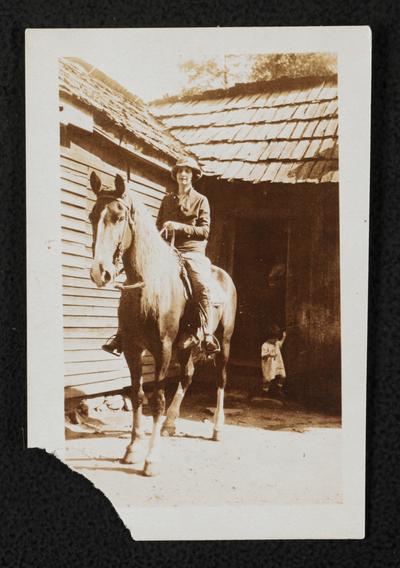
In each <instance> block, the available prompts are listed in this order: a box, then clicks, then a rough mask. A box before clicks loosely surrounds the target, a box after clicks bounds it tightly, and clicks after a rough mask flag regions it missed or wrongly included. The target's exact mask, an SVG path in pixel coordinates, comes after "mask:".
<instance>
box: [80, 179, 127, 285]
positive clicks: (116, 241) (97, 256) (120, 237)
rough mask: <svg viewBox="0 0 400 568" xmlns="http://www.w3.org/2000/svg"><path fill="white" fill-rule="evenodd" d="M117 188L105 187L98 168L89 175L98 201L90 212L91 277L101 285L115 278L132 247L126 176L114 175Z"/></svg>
mask: <svg viewBox="0 0 400 568" xmlns="http://www.w3.org/2000/svg"><path fill="white" fill-rule="evenodd" d="M114 184H115V190H114V191H109V190H104V189H102V183H101V180H100V178H99V176H98V175H97V174H96V172H94V171H93V172H92V173H91V175H90V186H91V188H92V191H93V192H94V194H95V195H96V203H95V205H94V207H93V209H92V212H91V213H90V215H89V219H90V221H91V223H92V228H93V246H92V248H93V263H92V267H91V270H90V277H91V279H92V280H93V282H94V283H95V284H96V286H97V287H98V288H102V287H103V286H105V285H106V284H109V283H110V282H113V281H114V278H115V276H116V271H117V267H118V264H119V263H120V262H121V259H122V254H123V253H124V252H125V251H126V250H127V249H128V248H129V247H130V245H131V242H132V233H131V231H130V230H129V228H130V226H131V223H132V215H133V205H132V201H131V199H130V196H129V194H128V192H127V191H126V188H125V182H124V180H123V178H122V177H121V176H120V175H119V174H117V175H116V177H115V181H114Z"/></svg>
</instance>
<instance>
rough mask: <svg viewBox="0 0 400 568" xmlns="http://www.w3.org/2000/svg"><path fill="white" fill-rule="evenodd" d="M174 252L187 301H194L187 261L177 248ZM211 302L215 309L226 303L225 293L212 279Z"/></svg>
mask: <svg viewBox="0 0 400 568" xmlns="http://www.w3.org/2000/svg"><path fill="white" fill-rule="evenodd" d="M173 252H174V254H175V255H176V257H177V259H178V261H179V267H180V277H181V280H182V282H183V285H184V288H185V295H186V300H187V301H191V300H193V288H192V284H191V282H190V278H189V274H188V271H187V268H186V266H185V260H184V258H183V257H182V255H181V253H180V252H179V251H178V249H176V248H175V247H174V248H173ZM210 302H211V304H212V305H213V306H214V307H218V306H220V305H221V304H223V303H224V302H225V297H224V293H223V291H222V289H221V287H220V286H219V284H218V283H217V282H215V280H214V279H211V282H210Z"/></svg>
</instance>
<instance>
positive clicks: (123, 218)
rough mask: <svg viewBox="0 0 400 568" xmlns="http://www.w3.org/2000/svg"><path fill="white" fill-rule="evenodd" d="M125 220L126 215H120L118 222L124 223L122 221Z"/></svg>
mask: <svg viewBox="0 0 400 568" xmlns="http://www.w3.org/2000/svg"><path fill="white" fill-rule="evenodd" d="M124 220H125V217H124V216H123V215H122V216H121V217H118V223H122V221H124Z"/></svg>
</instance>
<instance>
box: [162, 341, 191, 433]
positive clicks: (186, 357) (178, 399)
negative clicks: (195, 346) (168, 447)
mask: <svg viewBox="0 0 400 568" xmlns="http://www.w3.org/2000/svg"><path fill="white" fill-rule="evenodd" d="M179 363H180V365H181V375H182V380H181V381H180V382H179V384H178V388H177V389H176V393H175V395H174V398H173V399H172V402H171V404H170V405H169V407H168V410H167V417H166V419H165V422H164V424H163V427H162V430H161V433H162V435H163V436H173V435H174V434H175V432H176V427H175V421H176V420H177V418H179V414H180V409H181V404H182V400H183V398H184V396H185V394H186V391H187V390H188V388H189V386H190V385H191V382H192V378H193V373H194V365H193V359H192V352H191V350H189V351H181V352H180V353H179Z"/></svg>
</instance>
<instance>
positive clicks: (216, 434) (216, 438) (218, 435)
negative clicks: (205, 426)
mask: <svg viewBox="0 0 400 568" xmlns="http://www.w3.org/2000/svg"><path fill="white" fill-rule="evenodd" d="M221 438H222V436H221V432H220V431H219V430H214V432H213V436H212V439H213V441H214V442H220V441H221Z"/></svg>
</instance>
